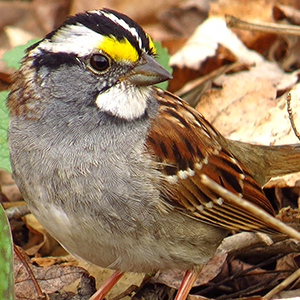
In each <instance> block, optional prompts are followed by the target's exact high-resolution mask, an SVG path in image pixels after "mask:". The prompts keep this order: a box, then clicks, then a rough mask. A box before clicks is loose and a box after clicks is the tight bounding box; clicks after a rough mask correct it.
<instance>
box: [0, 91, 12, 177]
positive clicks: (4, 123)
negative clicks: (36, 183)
mask: <svg viewBox="0 0 300 300" xmlns="http://www.w3.org/2000/svg"><path fill="white" fill-rule="evenodd" d="M7 95H8V91H1V92H0V168H2V169H6V170H8V171H9V172H11V168H10V162H9V151H8V145H7V129H8V111H7V107H6V97H7Z"/></svg>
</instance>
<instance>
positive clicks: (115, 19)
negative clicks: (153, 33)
mask: <svg viewBox="0 0 300 300" xmlns="http://www.w3.org/2000/svg"><path fill="white" fill-rule="evenodd" d="M101 13H102V14H103V15H104V16H105V17H107V18H108V19H110V20H112V21H113V22H114V23H116V24H118V25H120V26H122V27H123V28H124V29H125V30H127V31H129V32H130V33H131V35H132V36H134V37H135V39H136V41H137V42H138V44H139V47H140V48H141V49H142V40H141V38H140V36H139V34H138V32H137V31H136V29H135V28H134V27H130V26H129V25H128V24H127V23H126V22H125V21H124V20H123V19H119V18H118V17H117V16H115V15H114V14H111V13H106V12H103V11H102V12H101Z"/></svg>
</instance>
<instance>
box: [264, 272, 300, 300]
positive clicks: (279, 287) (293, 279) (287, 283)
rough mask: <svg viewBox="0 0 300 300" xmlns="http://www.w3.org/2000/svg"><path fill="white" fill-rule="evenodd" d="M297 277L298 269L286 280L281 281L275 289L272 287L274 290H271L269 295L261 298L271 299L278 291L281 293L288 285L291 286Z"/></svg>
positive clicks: (299, 273) (298, 274)
mask: <svg viewBox="0 0 300 300" xmlns="http://www.w3.org/2000/svg"><path fill="white" fill-rule="evenodd" d="M299 277H300V269H298V270H297V271H295V272H294V273H293V274H292V275H290V276H289V277H288V278H287V279H285V280H283V281H282V282H281V283H279V284H278V285H277V286H276V287H274V289H272V290H271V291H270V292H269V293H267V294H266V295H265V296H264V297H263V299H264V300H269V299H271V298H272V297H273V296H274V295H276V294H278V293H279V292H280V291H282V290H283V289H284V288H286V287H287V286H288V285H289V284H291V283H292V282H293V281H295V280H296V279H297V278H299Z"/></svg>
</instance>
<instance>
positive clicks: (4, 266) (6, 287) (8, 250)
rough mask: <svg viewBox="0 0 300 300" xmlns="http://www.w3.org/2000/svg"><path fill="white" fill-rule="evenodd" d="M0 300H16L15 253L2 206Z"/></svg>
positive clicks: (0, 221) (0, 211) (0, 223)
mask: <svg viewBox="0 0 300 300" xmlns="http://www.w3.org/2000/svg"><path fill="white" fill-rule="evenodd" d="M0 228H1V230H0V299H5V300H13V299H14V281H13V274H14V272H13V251H12V238H11V231H10V227H9V223H8V220H7V217H6V214H5V211H4V209H3V207H2V205H0Z"/></svg>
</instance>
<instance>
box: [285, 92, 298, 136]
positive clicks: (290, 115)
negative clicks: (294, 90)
mask: <svg viewBox="0 0 300 300" xmlns="http://www.w3.org/2000/svg"><path fill="white" fill-rule="evenodd" d="M291 101H292V94H291V93H288V94H287V97H286V108H287V112H288V114H289V119H290V123H291V126H292V129H293V131H294V133H295V135H296V137H297V138H298V140H300V134H299V132H298V130H297V128H296V125H295V120H294V114H293V109H292V107H291Z"/></svg>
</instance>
